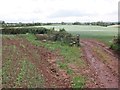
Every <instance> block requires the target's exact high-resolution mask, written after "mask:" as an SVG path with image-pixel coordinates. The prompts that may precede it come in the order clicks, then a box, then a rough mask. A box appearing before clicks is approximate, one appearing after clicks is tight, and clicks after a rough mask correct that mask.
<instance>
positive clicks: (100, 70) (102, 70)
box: [81, 39, 118, 88]
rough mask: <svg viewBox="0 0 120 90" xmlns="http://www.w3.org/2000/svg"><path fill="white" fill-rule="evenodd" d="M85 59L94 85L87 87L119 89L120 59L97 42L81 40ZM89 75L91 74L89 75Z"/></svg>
mask: <svg viewBox="0 0 120 90" xmlns="http://www.w3.org/2000/svg"><path fill="white" fill-rule="evenodd" d="M81 45H82V50H83V55H84V58H85V59H86V61H87V63H88V66H89V68H90V70H91V72H92V74H93V75H92V76H89V78H90V77H91V78H93V79H94V80H92V81H93V83H94V84H92V83H88V84H87V87H89V88H93V87H96V88H98V87H102V88H118V58H117V57H116V55H114V54H113V53H112V52H111V51H110V50H108V47H107V46H106V45H105V44H103V43H101V42H98V41H96V40H89V39H87V40H85V39H84V40H81ZM88 74H89V73H88Z"/></svg>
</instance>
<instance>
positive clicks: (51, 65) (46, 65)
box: [3, 38, 71, 88]
mask: <svg viewBox="0 0 120 90" xmlns="http://www.w3.org/2000/svg"><path fill="white" fill-rule="evenodd" d="M4 45H8V46H10V45H15V46H16V47H17V48H18V49H19V50H20V51H21V53H23V54H25V56H27V57H28V60H29V61H30V62H31V63H33V64H34V65H35V66H36V68H37V69H38V70H39V71H40V73H41V74H42V76H43V77H44V79H45V85H44V87H45V88H48V87H49V88H55V87H57V88H68V87H71V83H70V77H69V76H68V75H67V73H66V72H65V71H64V70H61V69H60V68H59V67H58V66H57V65H56V61H57V58H59V55H57V54H56V53H55V52H51V51H49V50H48V49H46V48H44V47H38V46H34V45H32V44H31V43H30V42H28V41H27V40H25V39H7V38H5V39H3V46H4Z"/></svg>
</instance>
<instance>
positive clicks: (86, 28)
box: [40, 25, 118, 44]
mask: <svg viewBox="0 0 120 90" xmlns="http://www.w3.org/2000/svg"><path fill="white" fill-rule="evenodd" d="M40 27H45V28H53V27H54V28H55V30H59V29H61V28H64V29H65V30H66V31H68V32H69V33H71V34H74V35H76V34H80V36H81V38H94V39H99V40H102V41H103V42H104V43H107V44H110V43H111V40H112V39H113V37H114V36H117V35H118V28H116V27H102V26H90V25H46V26H40Z"/></svg>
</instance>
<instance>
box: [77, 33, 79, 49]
mask: <svg viewBox="0 0 120 90" xmlns="http://www.w3.org/2000/svg"><path fill="white" fill-rule="evenodd" d="M77 46H78V47H79V46H80V34H78V35H77Z"/></svg>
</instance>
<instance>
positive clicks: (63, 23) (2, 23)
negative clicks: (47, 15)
mask: <svg viewBox="0 0 120 90" xmlns="http://www.w3.org/2000/svg"><path fill="white" fill-rule="evenodd" d="M116 24H120V22H103V21H98V22H73V23H67V22H61V23H39V22H36V23H21V22H19V23H5V21H0V25H2V26H3V27H27V26H43V25H96V26H110V25H116Z"/></svg>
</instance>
